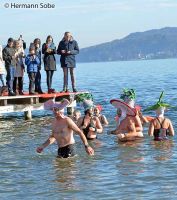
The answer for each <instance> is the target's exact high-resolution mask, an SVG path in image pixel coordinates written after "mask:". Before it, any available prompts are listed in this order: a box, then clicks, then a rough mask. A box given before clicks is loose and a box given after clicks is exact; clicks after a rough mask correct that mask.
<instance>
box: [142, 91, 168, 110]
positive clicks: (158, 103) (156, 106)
mask: <svg viewBox="0 0 177 200" xmlns="http://www.w3.org/2000/svg"><path fill="white" fill-rule="evenodd" d="M163 96H164V92H163V91H162V92H161V94H160V97H159V100H158V101H157V103H156V104H154V105H153V106H150V107H148V108H147V109H145V110H144V111H151V110H157V109H158V108H171V107H172V106H171V105H170V104H167V103H164V102H163V101H162V98H163Z"/></svg>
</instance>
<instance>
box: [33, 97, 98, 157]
mask: <svg viewBox="0 0 177 200" xmlns="http://www.w3.org/2000/svg"><path fill="white" fill-rule="evenodd" d="M67 102H68V104H69V101H68V100H66V99H65V100H64V102H63V105H65V106H66V104H67ZM52 107H53V112H54V115H55V119H54V120H53V123H52V134H51V135H50V136H49V138H48V139H47V140H46V141H45V142H44V143H43V144H42V145H41V146H39V147H38V148H37V149H36V151H37V152H38V153H41V152H42V151H43V149H44V148H46V147H47V146H48V145H50V144H52V143H54V142H55V141H56V142H57V144H58V147H59V148H58V156H59V157H61V158H68V157H71V156H74V155H75V151H74V143H75V140H74V137H73V132H75V133H77V134H79V136H80V138H81V140H82V142H83V144H84V146H85V150H86V152H87V153H88V154H89V155H94V150H93V149H92V148H91V147H90V146H89V145H88V142H87V139H86V137H85V135H84V134H83V132H82V131H81V130H80V129H79V128H78V127H77V125H76V124H75V123H74V122H73V120H72V119H71V118H69V117H66V116H65V115H64V109H63V106H62V103H61V104H58V103H54V104H53V106H52Z"/></svg>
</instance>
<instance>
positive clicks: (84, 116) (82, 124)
mask: <svg viewBox="0 0 177 200" xmlns="http://www.w3.org/2000/svg"><path fill="white" fill-rule="evenodd" d="M84 120H85V116H84V117H83V120H82V124H81V125H82V126H83V125H84Z"/></svg>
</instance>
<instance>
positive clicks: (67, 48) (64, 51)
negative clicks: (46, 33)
mask: <svg viewBox="0 0 177 200" xmlns="http://www.w3.org/2000/svg"><path fill="white" fill-rule="evenodd" d="M57 53H58V54H59V55H61V57H60V63H61V67H62V69H63V74H64V83H63V91H62V92H68V91H69V90H68V69H69V70H70V75H71V82H72V89H73V92H77V89H76V87H75V77H74V68H75V67H76V60H75V55H77V54H78V53H79V47H78V44H77V42H76V41H75V40H74V39H73V37H72V35H71V33H70V32H65V34H64V37H63V39H62V40H61V41H60V43H59V45H58V49H57Z"/></svg>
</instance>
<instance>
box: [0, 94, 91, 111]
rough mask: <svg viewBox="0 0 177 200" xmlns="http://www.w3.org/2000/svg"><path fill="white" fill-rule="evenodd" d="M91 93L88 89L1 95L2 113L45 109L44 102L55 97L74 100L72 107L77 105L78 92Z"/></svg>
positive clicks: (0, 107)
mask: <svg viewBox="0 0 177 200" xmlns="http://www.w3.org/2000/svg"><path fill="white" fill-rule="evenodd" d="M83 93H89V92H88V91H81V92H75V93H74V92H67V93H60V92H57V93H53V94H47V93H45V94H35V95H29V94H28V93H25V95H18V96H7V95H5V96H1V97H0V114H3V113H10V112H26V111H33V110H43V109H44V108H43V103H44V102H45V101H47V100H49V99H53V98H55V101H61V100H62V99H63V98H66V99H68V100H73V103H72V104H71V105H70V107H74V106H76V102H75V101H74V97H75V95H77V94H83Z"/></svg>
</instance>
